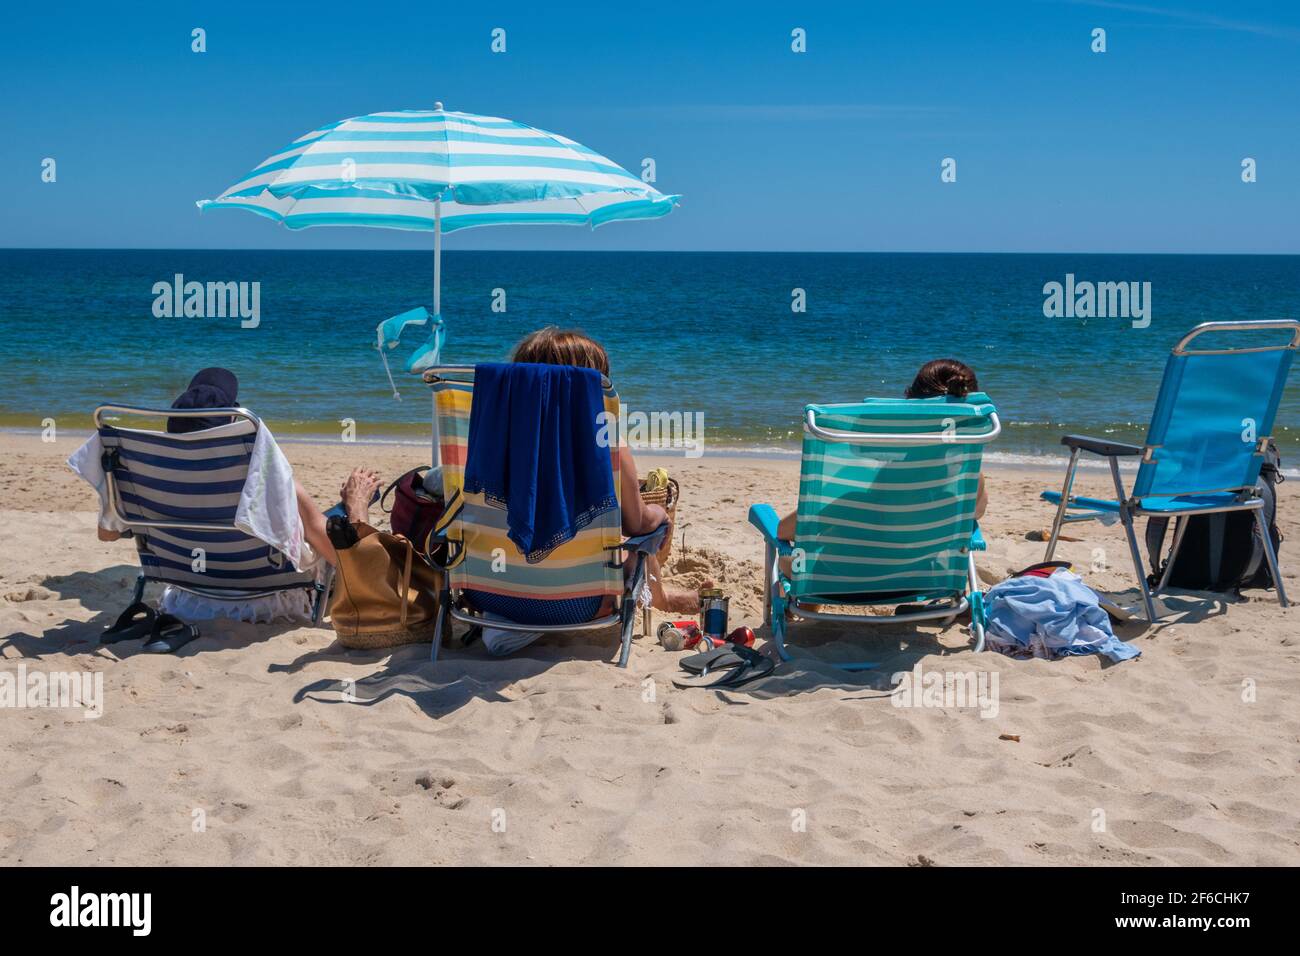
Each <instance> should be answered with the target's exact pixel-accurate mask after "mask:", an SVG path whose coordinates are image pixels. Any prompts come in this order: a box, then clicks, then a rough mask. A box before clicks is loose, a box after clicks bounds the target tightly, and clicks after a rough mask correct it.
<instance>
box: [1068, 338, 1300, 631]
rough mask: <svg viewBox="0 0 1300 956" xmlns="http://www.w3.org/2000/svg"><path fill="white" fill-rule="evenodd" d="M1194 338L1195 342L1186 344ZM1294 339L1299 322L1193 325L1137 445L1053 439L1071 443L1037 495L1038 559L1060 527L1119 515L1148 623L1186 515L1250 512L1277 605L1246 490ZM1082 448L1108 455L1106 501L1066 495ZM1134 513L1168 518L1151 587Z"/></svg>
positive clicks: (1273, 562)
mask: <svg viewBox="0 0 1300 956" xmlns="http://www.w3.org/2000/svg"><path fill="white" fill-rule="evenodd" d="M1202 336H1206V338H1204V339H1202ZM1198 339H1201V341H1200V342H1197V345H1196V347H1193V342H1196V340H1198ZM1207 343H1208V344H1207ZM1297 345H1300V322H1296V321H1293V320H1289V319H1286V320H1269V321H1260V322H1206V323H1204V324H1202V325H1198V326H1196V328H1194V329H1192V330H1191V331H1190V332H1188V333H1187V334H1186V335H1184V336H1183V337H1182V339H1180V340H1179V342H1178V344H1177V345H1175V346H1174V349H1173V351H1172V352H1171V353H1170V355H1169V359H1168V360H1167V361H1166V363H1165V374H1164V379H1163V381H1162V382H1161V383H1160V392H1159V394H1158V395H1157V397H1156V407H1155V411H1154V412H1152V415H1151V425H1150V427H1149V429H1148V430H1147V438H1146V442H1145V443H1144V444H1142V445H1129V444H1125V443H1123V442H1116V441H1109V440H1106V439H1100V438H1088V437H1085V436H1081V435H1066V436H1065V437H1063V438H1062V439H1061V444H1062V445H1065V446H1066V447H1067V448H1069V449H1070V464H1069V467H1068V468H1067V469H1066V472H1065V484H1064V486H1063V487H1062V489H1061V490H1060V491H1059V492H1057V491H1044V492H1043V494H1042V497H1043V499H1044V500H1045V501H1050V502H1052V503H1053V504H1055V505H1056V506H1057V509H1056V519H1055V520H1054V521H1053V523H1052V534H1051V537H1050V538H1049V540H1048V542H1047V553H1046V556H1045V560H1048V561H1050V560H1051V559H1052V555H1053V554H1054V553H1055V551H1056V542H1057V539H1058V538H1059V537H1060V534H1061V528H1062V527H1063V526H1064V525H1065V524H1067V523H1070V522H1074V521H1089V520H1092V519H1094V518H1105V517H1107V516H1114V515H1118V517H1119V520H1120V522H1121V523H1122V524H1123V525H1124V533H1125V535H1127V537H1128V546H1129V551H1130V553H1131V555H1132V558H1133V570H1134V572H1135V573H1136V574H1137V579H1138V586H1139V587H1140V588H1141V591H1142V601H1143V604H1144V605H1145V608H1146V613H1147V620H1148V621H1150V622H1155V621H1156V620H1157V615H1156V607H1155V600H1154V597H1155V595H1156V594H1158V593H1159V592H1160V590H1161V589H1162V588H1164V586H1165V584H1166V582H1167V581H1168V578H1169V570H1170V569H1172V568H1173V566H1174V558H1175V557H1176V556H1177V554H1178V548H1179V546H1180V545H1181V544H1182V539H1183V532H1184V531H1186V529H1187V519H1188V518H1190V517H1192V516H1193V515H1204V514H1214V513H1217V512H1225V511H1246V510H1250V511H1254V513H1255V520H1256V524H1257V528H1258V533H1259V534H1260V536H1261V537H1262V539H1263V545H1264V554H1265V557H1266V558H1267V561H1268V568H1269V571H1270V572H1271V573H1272V575H1273V582H1274V584H1275V586H1276V587H1277V598H1278V601H1279V602H1280V603H1281V604H1282V605H1283V606H1284V607H1285V606H1286V603H1287V600H1286V591H1285V590H1284V589H1283V587H1282V576H1281V574H1279V573H1278V566H1277V555H1276V553H1275V552H1274V550H1273V542H1272V539H1271V537H1270V536H1269V533H1268V527H1267V524H1266V522H1265V519H1264V514H1263V512H1262V511H1261V510H1260V509H1261V507H1262V505H1263V500H1262V499H1261V498H1260V497H1259V494H1258V492H1257V491H1256V487H1255V486H1256V483H1257V482H1258V480H1259V471H1260V466H1261V465H1262V464H1263V463H1264V453H1265V451H1266V449H1267V448H1268V443H1269V440H1270V436H1271V435H1272V434H1273V423H1274V419H1275V418H1276V416H1277V409H1278V404H1279V403H1280V402H1281V400H1282V390H1283V388H1284V387H1285V385H1286V378H1287V373H1288V372H1289V371H1290V369H1291V361H1292V359H1293V358H1294V355H1295V351H1296V347H1297ZM1085 451H1086V452H1088V453H1089V454H1093V455H1099V456H1101V457H1103V458H1106V459H1108V460H1109V462H1110V473H1111V478H1112V480H1113V481H1114V483H1115V498H1114V499H1106V498H1086V497H1079V496H1075V495H1072V494H1071V493H1070V491H1071V488H1072V487H1073V485H1074V475H1075V471H1076V469H1077V468H1078V464H1079V455H1080V453H1082V452H1085ZM1121 458H1137V459H1139V464H1138V470H1137V476H1136V478H1135V479H1134V481H1133V491H1132V493H1129V492H1126V491H1125V490H1124V483H1123V482H1122V481H1121V478H1120V469H1119V459H1121ZM1075 509H1079V510H1075ZM1141 516H1153V517H1162V518H1173V519H1175V521H1176V525H1175V529H1174V539H1173V544H1172V545H1171V547H1170V553H1169V563H1168V564H1167V566H1166V568H1165V573H1164V575H1163V576H1162V577H1161V579H1160V580H1159V581H1157V582H1156V586H1155V589H1154V591H1153V590H1152V588H1151V587H1150V586H1149V585H1148V583H1147V579H1146V575H1145V574H1144V573H1143V565H1142V554H1141V551H1140V550H1139V549H1138V541H1137V531H1136V529H1135V527H1134V519H1135V518H1138V517H1141ZM1151 557H1152V558H1156V557H1158V555H1152V556H1151ZM1153 566H1155V565H1154V564H1153Z"/></svg>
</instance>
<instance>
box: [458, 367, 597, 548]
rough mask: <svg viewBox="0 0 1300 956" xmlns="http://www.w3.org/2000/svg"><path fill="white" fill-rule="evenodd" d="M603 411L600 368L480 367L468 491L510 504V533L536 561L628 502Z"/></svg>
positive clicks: (472, 418) (472, 420) (471, 428)
mask: <svg viewBox="0 0 1300 956" xmlns="http://www.w3.org/2000/svg"><path fill="white" fill-rule="evenodd" d="M603 411H605V400H604V392H603V390H602V389H601V380H600V373H599V372H597V371H596V370H595V369H589V368H576V367H574V366H570V365H533V364H529V363H524V362H510V363H505V364H500V363H490V364H483V365H476V366H474V401H473V404H472V405H471V406H470V415H469V450H468V453H467V454H466V460H465V491H466V493H468V494H474V493H478V492H481V493H482V494H483V496H484V498H485V499H486V500H487V502H488V504H491V505H494V506H495V507H498V508H504V509H505V511H506V527H507V531H508V534H509V536H510V540H511V541H513V542H514V543H515V545H516V546H517V547H518V548H519V550H520V552H521V553H522V554H523V555H524V556H525V560H527V561H528V563H529V564H536V563H537V562H539V561H541V560H542V559H543V558H545V557H546V556H547V555H548V554H550V553H551V551H553V550H554V549H555V548H557V547H559V546H560V545H562V544H564V543H565V542H566V541H569V540H572V538H573V537H574V535H576V534H577V533H578V532H579V531H581V530H582V529H583V528H585V527H586V526H587V525H588V524H590V523H591V522H592V521H593V520H595V519H596V518H598V517H599V516H600V515H603V514H605V513H606V512H608V511H610V510H612V509H614V508H617V507H618V497H617V495H616V494H615V490H614V473H613V469H612V468H611V467H610V450H609V447H608V443H607V442H606V443H604V445H602V443H600V442H598V441H597V435H598V433H600V432H601V429H600V420H599V419H598V416H600V414H601V413H602V412H603ZM608 432H609V429H604V433H605V434H608ZM614 440H617V439H614Z"/></svg>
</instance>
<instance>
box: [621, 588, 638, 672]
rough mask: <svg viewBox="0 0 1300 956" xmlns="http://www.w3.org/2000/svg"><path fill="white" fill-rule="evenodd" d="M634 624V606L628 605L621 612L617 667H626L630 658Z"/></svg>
mask: <svg viewBox="0 0 1300 956" xmlns="http://www.w3.org/2000/svg"><path fill="white" fill-rule="evenodd" d="M635 624H636V604H635V603H633V604H630V605H629V606H628V608H627V610H625V611H624V612H623V627H622V634H621V635H620V639H621V646H620V647H619V651H618V666H619V667H627V662H628V658H630V657H631V656H632V631H633V629H634V626H635Z"/></svg>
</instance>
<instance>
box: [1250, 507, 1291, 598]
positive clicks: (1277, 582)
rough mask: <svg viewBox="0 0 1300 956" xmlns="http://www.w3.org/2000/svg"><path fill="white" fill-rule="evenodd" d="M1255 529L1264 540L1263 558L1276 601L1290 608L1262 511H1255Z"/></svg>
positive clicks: (1275, 552)
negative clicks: (1275, 593) (1266, 563)
mask: <svg viewBox="0 0 1300 956" xmlns="http://www.w3.org/2000/svg"><path fill="white" fill-rule="evenodd" d="M1255 527H1256V528H1258V529H1259V535H1260V537H1261V538H1263V539H1264V557H1265V559H1266V560H1267V561H1268V570H1269V572H1270V573H1271V574H1272V575H1273V586H1274V587H1275V588H1277V601H1278V603H1279V604H1281V605H1282V606H1283V607H1290V605H1289V604H1288V603H1287V599H1286V588H1284V587H1283V586H1282V572H1281V570H1280V569H1279V568H1278V566H1277V551H1276V550H1275V549H1274V548H1273V536H1272V535H1270V534H1269V533H1268V521H1267V520H1266V519H1265V518H1264V509H1263V508H1256V509H1255Z"/></svg>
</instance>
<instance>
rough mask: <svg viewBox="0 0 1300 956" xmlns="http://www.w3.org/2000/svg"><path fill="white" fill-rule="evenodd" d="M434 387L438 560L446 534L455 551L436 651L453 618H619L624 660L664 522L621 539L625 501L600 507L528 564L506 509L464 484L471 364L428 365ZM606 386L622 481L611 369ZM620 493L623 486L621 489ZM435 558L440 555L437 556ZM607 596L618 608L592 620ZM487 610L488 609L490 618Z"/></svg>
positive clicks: (519, 622)
mask: <svg viewBox="0 0 1300 956" xmlns="http://www.w3.org/2000/svg"><path fill="white" fill-rule="evenodd" d="M424 380H425V382H427V383H428V384H429V386H430V388H431V389H432V390H433V401H434V420H435V430H436V435H437V439H438V455H437V457H436V459H435V460H437V461H440V463H441V466H442V490H443V495H444V499H445V501H446V502H447V510H446V512H445V513H444V515H443V518H442V520H441V521H440V522H439V524H438V527H436V528H435V529H434V532H433V535H431V536H430V542H429V546H428V547H426V553H427V554H428V555H429V557H430V559H431V560H435V559H434V552H435V550H436V547H435V546H437V545H441V544H443V543H445V544H446V545H447V547H448V556H447V557H446V559H445V560H444V561H442V562H440V563H441V566H442V567H443V568H444V569H445V570H446V590H445V591H444V594H443V596H442V601H441V606H440V613H439V616H438V629H437V633H436V635H435V637H434V640H433V650H432V654H431V657H432V658H434V659H436V658H437V654H438V647H439V645H440V643H441V638H442V635H443V633H444V632H445V630H446V628H447V627H448V626H450V621H451V620H456V621H460V622H461V623H464V624H467V625H470V626H482V625H485V624H486V625H488V626H491V627H494V628H501V629H503V630H513V631H540V632H543V633H553V632H565V631H579V630H583V631H586V630H597V629H602V628H608V627H613V626H618V627H620V628H621V640H622V647H621V650H620V652H619V659H618V666H619V667H626V666H627V661H628V656H629V654H630V652H631V646H632V631H633V627H634V624H635V620H634V619H635V617H636V614H635V611H636V599H635V595H637V594H639V593H640V592H641V590H642V587H643V586H644V583H645V558H646V556H648V555H652V554H654V553H655V552H656V551H658V549H659V545H660V544H661V543H662V541H663V538H664V535H665V534H667V532H668V526H667V525H666V524H665V525H663V526H661V527H660V528H658V529H656V530H655V531H653V532H651V533H650V534H647V535H642V536H640V537H636V538H629V539H627V540H624V538H623V535H622V521H623V519H622V514H621V512H620V511H619V510H618V509H615V510H614V511H609V512H606V513H605V514H603V515H600V516H599V517H598V518H596V519H595V520H594V521H592V522H591V523H590V524H588V525H587V526H586V527H584V528H583V529H582V530H581V531H579V532H578V534H577V535H576V536H575V537H574V538H573V539H572V540H570V541H568V542H566V543H564V544H562V545H560V546H559V547H558V548H556V549H555V550H554V551H552V552H551V553H550V554H549V555H548V556H547V557H546V558H545V559H544V560H543V561H541V562H539V563H537V564H529V563H528V562H526V561H525V560H524V557H523V555H521V554H520V553H519V549H518V548H517V547H516V546H515V544H514V542H512V541H511V540H510V538H509V537H508V535H507V533H506V512H505V510H504V509H501V508H497V507H493V506H491V505H488V504H486V503H485V502H484V500H483V496H482V495H481V494H470V495H467V494H465V493H464V490H463V484H464V474H465V461H466V458H467V455H468V452H469V421H470V410H471V406H472V402H473V397H474V368H473V367H472V366H440V367H437V368H432V369H429V370H428V371H426V372H425V373H424ZM602 384H603V386H604V400H605V411H606V413H607V414H608V415H609V428H610V434H611V435H612V436H613V437H614V440H613V441H612V442H611V445H610V467H611V469H612V470H613V477H614V487H615V489H619V488H620V486H619V449H618V441H617V435H618V431H617V422H618V415H619V403H618V395H617V394H616V393H615V392H614V389H613V387H612V386H611V385H610V382H609V380H608V379H604V378H603V379H602ZM619 494H620V498H621V490H620V491H619ZM631 553H635V554H637V555H638V559H637V562H636V566H635V571H634V573H633V574H632V575H631V577H630V578H628V579H627V580H626V581H625V578H624V573H623V564H624V558H625V556H626V555H628V554H631ZM435 563H439V562H437V561H435ZM606 598H611V599H613V600H614V610H613V612H612V613H611V614H609V615H606V616H604V617H601V618H599V619H595V620H593V618H594V617H595V614H596V612H597V611H598V609H599V608H600V606H601V604H602V603H604V601H605V599H606ZM485 614H488V615H491V619H490V620H489V619H486V618H485V617H484V615H485Z"/></svg>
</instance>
